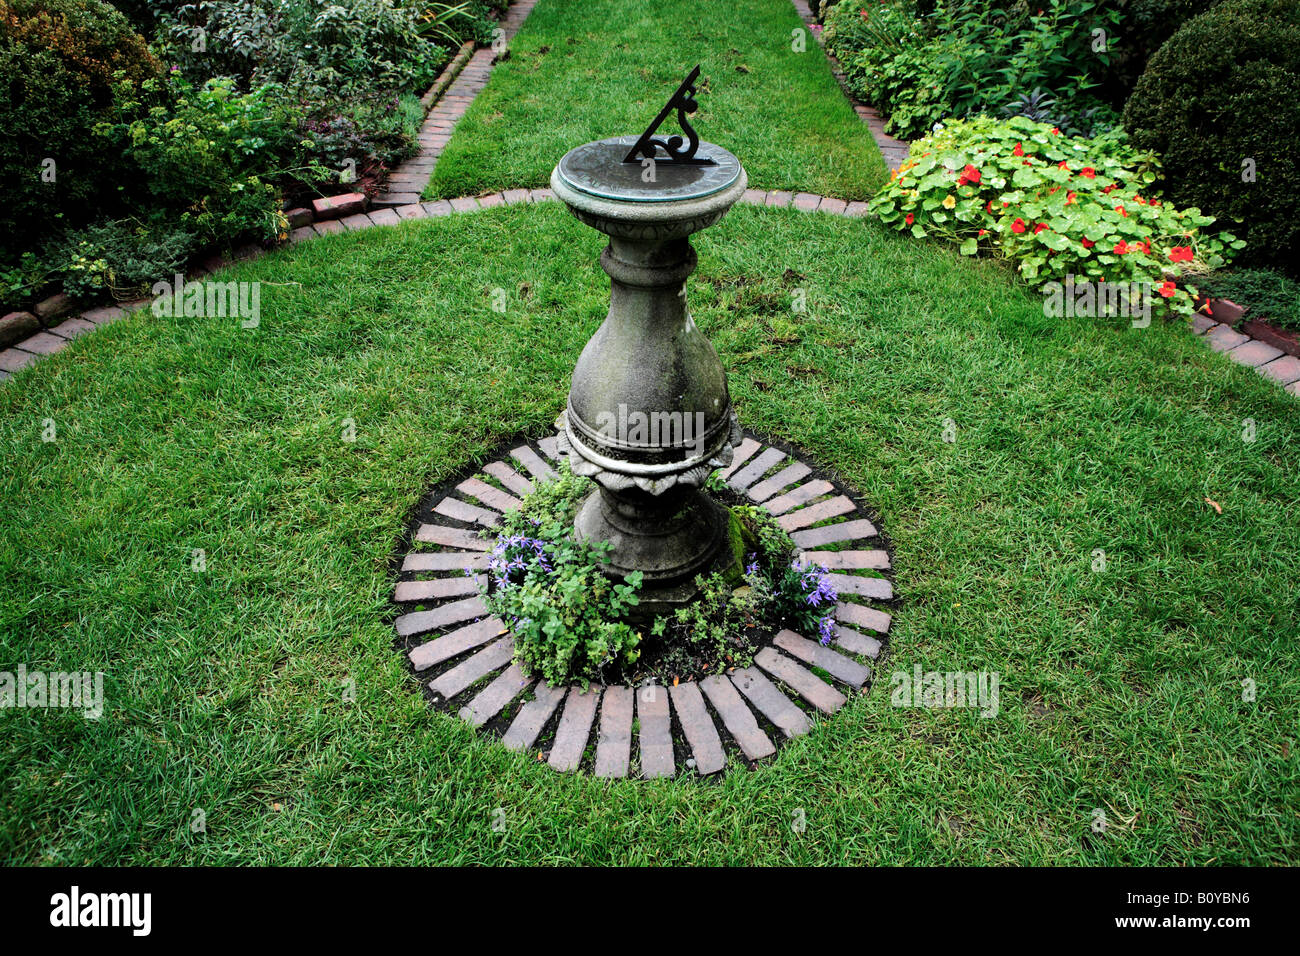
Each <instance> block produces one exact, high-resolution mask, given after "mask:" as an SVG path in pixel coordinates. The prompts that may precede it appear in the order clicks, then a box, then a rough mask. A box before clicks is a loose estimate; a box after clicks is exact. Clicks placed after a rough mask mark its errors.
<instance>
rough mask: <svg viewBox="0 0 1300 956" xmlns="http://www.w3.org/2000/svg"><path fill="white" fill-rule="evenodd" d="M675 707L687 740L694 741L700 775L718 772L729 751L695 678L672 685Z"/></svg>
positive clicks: (689, 742)
mask: <svg viewBox="0 0 1300 956" xmlns="http://www.w3.org/2000/svg"><path fill="white" fill-rule="evenodd" d="M669 694H670V695H671V697H672V702H673V710H675V711H677V721H678V723H680V724H681V725H682V733H683V734H685V735H686V742H687V743H688V744H690V745H691V754H692V755H693V756H694V757H695V772H696V773H698V774H699V775H700V776H702V777H703V776H705V775H707V774H711V773H717V772H718V771H719V770H721V769H722V768H723V767H725V766H726V765H727V755H726V754H725V753H723V751H722V738H720V737H719V736H718V728H717V727H715V726H714V724H713V718H712V717H711V716H709V710H708V708H707V707H705V706H704V698H703V697H701V696H700V688H699V687H698V686H696V684H695V683H694V682H687V683H685V684H678V685H676V686H675V687H672V688H669Z"/></svg>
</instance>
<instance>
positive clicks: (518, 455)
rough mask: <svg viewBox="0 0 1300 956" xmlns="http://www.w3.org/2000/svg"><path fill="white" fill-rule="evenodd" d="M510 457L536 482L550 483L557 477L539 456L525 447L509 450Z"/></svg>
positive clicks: (553, 470)
mask: <svg viewBox="0 0 1300 956" xmlns="http://www.w3.org/2000/svg"><path fill="white" fill-rule="evenodd" d="M510 457H511V458H513V459H514V460H515V461H517V462H519V463H520V464H521V465H523V466H524V468H525V469H527V471H528V473H529V474H530V475H532V476H533V477H534V478H536V479H537V480H538V481H551V480H552V479H554V478H556V477H558V476H557V475H556V474H555V469H554V468H552V467H551V466H550V465H548V464H547V463H546V462H544V461H542V459H541V456H539V455H538V454H537V452H535V451H533V450H532V449H531V448H529V447H528V446H527V445H520V446H519V447H518V448H512V449H511V450H510Z"/></svg>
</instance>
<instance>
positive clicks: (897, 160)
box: [791, 0, 909, 172]
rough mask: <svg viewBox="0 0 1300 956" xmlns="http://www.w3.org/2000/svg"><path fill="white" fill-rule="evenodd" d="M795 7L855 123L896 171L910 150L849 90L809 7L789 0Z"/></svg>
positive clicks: (874, 112)
mask: <svg viewBox="0 0 1300 956" xmlns="http://www.w3.org/2000/svg"><path fill="white" fill-rule="evenodd" d="M791 3H793V4H794V9H795V12H796V13H798V14H799V19H801V20H803V22H804V25H805V26H806V27H808V32H809V33H811V34H812V35H813V36H815V37H816V38H817V43H818V45H819V46H821V50H822V53H823V54H825V56H826V60H827V62H829V63H830V66H831V75H832V76H833V77H835V82H836V83H838V84H839V85H840V90H841V92H843V93H844V98H845V99H847V100H848V101H849V105H850V106H852V107H853V112H854V113H856V114H857V115H858V119H860V120H862V122H864V123H866V124H867V128H868V129H869V130H871V138H872V139H874V140H875V141H876V146H877V147H879V149H880V154H881V155H882V156H884V157H885V165H886V166H888V167H889V170H890V172H893V171H894V170H896V169H898V167H899V166H901V165H902V164H903V160H905V159H907V153H908V149H909V146H908V144H907V143H906V142H904V141H903V140H901V139H896V138H895V137H893V136H890V135H889V134H888V133H886V132H885V117H883V116H882V115H881V114H880V111H879V110H878V109H876V108H875V107H874V106H867V105H866V104H865V103H863V102H862V101H861V100H859V99H858V98H857V97H856V96H854V95H853V91H852V90H851V89H849V81H848V78H847V77H846V76H845V75H844V68H843V67H841V66H840V61H839V60H837V59H835V56H834V54H832V53H831V52H830V51H829V50H827V49H826V47H825V45H824V43H823V40H822V32H821V30H820V28H818V29H814V27H820V25H819V24H817V22H816V20H815V19H814V18H813V13H812V9H811V8H810V7H809V6H808V3H807V0H791Z"/></svg>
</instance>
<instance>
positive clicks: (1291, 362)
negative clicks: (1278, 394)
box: [1256, 355, 1300, 385]
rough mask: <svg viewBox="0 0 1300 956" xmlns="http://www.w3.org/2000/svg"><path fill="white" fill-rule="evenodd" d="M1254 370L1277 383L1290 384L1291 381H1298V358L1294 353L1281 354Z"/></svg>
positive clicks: (1299, 366)
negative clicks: (1279, 356)
mask: <svg viewBox="0 0 1300 956" xmlns="http://www.w3.org/2000/svg"><path fill="white" fill-rule="evenodd" d="M1256 371H1257V372H1259V374H1261V375H1263V376H1265V377H1266V378H1271V379H1272V380H1273V381H1275V382H1277V383H1278V384H1279V385H1290V384H1291V383H1292V382H1295V381H1300V359H1298V358H1296V357H1295V356H1294V355H1283V356H1282V357H1281V358H1277V359H1274V360H1273V361H1271V362H1269V363H1268V364H1267V365H1261V366H1259V367H1258V368H1257V369H1256Z"/></svg>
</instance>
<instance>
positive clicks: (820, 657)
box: [773, 631, 871, 688]
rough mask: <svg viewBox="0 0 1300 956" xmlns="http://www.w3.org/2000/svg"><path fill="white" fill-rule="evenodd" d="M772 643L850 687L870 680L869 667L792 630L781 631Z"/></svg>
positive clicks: (860, 685) (857, 686)
mask: <svg viewBox="0 0 1300 956" xmlns="http://www.w3.org/2000/svg"><path fill="white" fill-rule="evenodd" d="M773 643H774V644H775V645H776V646H777V647H779V648H781V650H783V651H785V652H786V653H787V654H789V655H790V656H791V657H797V658H798V659H799V660H801V661H803V662H804V663H805V664H811V665H812V666H813V667H820V668H821V669H822V670H824V671H825V672H826V673H828V674H830V675H831V676H832V677H834V678H835V679H836V680H838V681H843V682H844V683H846V684H848V685H849V686H851V687H854V688H861V687H862V685H863V684H865V683H866V682H867V681H869V680H871V668H869V667H864V666H863V665H861V664H859V663H858V662H857V661H855V660H853V659H852V658H848V657H845V656H844V655H843V654H840V653H838V652H836V651H833V650H831V649H830V648H829V647H822V646H821V645H820V644H818V643H817V642H816V641H810V640H808V639H807V638H806V637H803V636H801V635H799V634H796V633H795V632H794V631H782V632H781V633H779V634H778V635H777V636H776V638H775V640H774V641H773Z"/></svg>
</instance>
